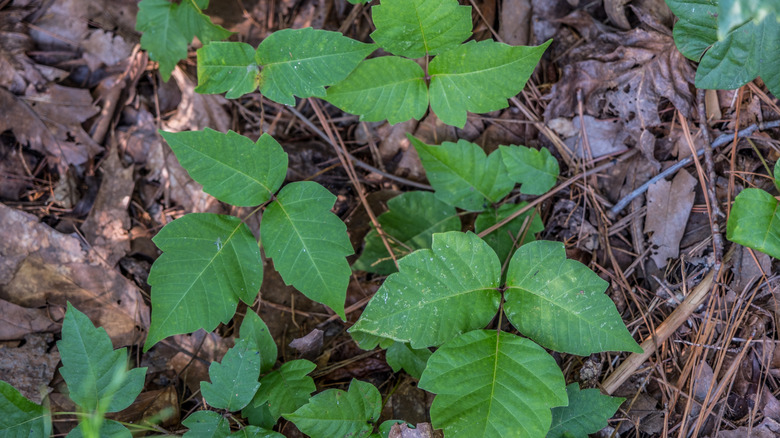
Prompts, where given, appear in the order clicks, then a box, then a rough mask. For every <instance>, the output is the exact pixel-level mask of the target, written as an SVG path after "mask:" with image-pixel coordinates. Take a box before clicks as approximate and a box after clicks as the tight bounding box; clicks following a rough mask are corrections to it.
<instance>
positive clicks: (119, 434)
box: [41, 418, 133, 438]
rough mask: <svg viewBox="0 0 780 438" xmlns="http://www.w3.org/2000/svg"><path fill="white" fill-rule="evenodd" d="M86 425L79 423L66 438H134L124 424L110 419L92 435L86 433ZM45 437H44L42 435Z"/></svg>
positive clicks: (103, 422)
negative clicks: (97, 437) (87, 437)
mask: <svg viewBox="0 0 780 438" xmlns="http://www.w3.org/2000/svg"><path fill="white" fill-rule="evenodd" d="M85 427H86V425H85V424H84V422H81V423H79V425H78V426H76V428H74V429H73V430H71V431H70V432H69V433H68V435H67V436H66V437H65V438H82V437H86V436H89V437H95V436H100V437H104V436H105V437H111V438H132V437H133V434H132V433H130V430H128V429H127V428H126V427H125V426H123V425H122V423H117V422H116V421H112V420H109V419H105V418H104V419H103V420H102V421H101V423H100V430H96V431H94V432H92V433H91V434H88V433H85V432H84V428H85ZM41 436H43V435H41Z"/></svg>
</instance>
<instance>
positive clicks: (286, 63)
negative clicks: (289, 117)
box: [255, 27, 376, 105]
mask: <svg viewBox="0 0 780 438" xmlns="http://www.w3.org/2000/svg"><path fill="white" fill-rule="evenodd" d="M375 49H376V46H375V45H373V44H365V43H361V42H360V41H355V40H353V39H351V38H347V37H345V36H344V35H342V34H340V33H338V32H330V31H327V30H315V29H312V28H310V27H307V28H304V29H284V30H280V31H276V32H274V33H272V34H271V35H269V36H268V38H266V39H264V40H263V42H262V43H260V46H259V47H258V48H257V53H256V54H255V61H256V62H257V64H259V65H261V66H262V70H261V72H260V91H261V92H262V93H263V96H265V97H267V98H269V99H271V100H273V101H275V102H279V103H283V104H285V105H295V97H294V96H298V97H311V96H315V97H325V88H324V87H325V86H328V85H333V84H335V83H338V82H340V81H341V80H343V79H344V78H346V77H347V75H349V74H350V73H351V72H352V70H354V69H355V67H357V65H358V63H360V61H362V60H363V58H365V57H366V56H368V55H369V54H370V53H371V52H373V51H374V50H375Z"/></svg>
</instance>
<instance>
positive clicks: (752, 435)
mask: <svg viewBox="0 0 780 438" xmlns="http://www.w3.org/2000/svg"><path fill="white" fill-rule="evenodd" d="M778 436H780V423H778V422H776V421H775V420H772V419H771V418H764V421H762V422H761V423H760V424H759V425H757V426H742V427H739V428H737V429H734V430H721V431H720V432H718V438H777V437H778Z"/></svg>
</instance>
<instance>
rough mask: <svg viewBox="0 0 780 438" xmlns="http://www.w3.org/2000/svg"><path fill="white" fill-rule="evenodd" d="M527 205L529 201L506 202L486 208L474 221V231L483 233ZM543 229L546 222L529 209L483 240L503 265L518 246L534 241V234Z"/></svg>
mask: <svg viewBox="0 0 780 438" xmlns="http://www.w3.org/2000/svg"><path fill="white" fill-rule="evenodd" d="M526 205H528V203H527V202H521V203H519V204H504V205H502V206H500V207H498V208H497V209H496V208H493V207H490V208H488V209H486V210H485V211H483V212H482V213H480V214H479V216H477V219H476V221H474V232H476V233H481V232H483V231H485V230H487V229H488V228H490V227H492V226H494V225H496V224H498V223H499V222H501V221H503V220H504V219H507V218H508V217H509V216H511V215H513V214H514V213H515V212H517V211H519V210H521V209H523V208H525V206H526ZM526 221H529V222H528V225H527V226H526V227H525V228H523V224H524V223H525V222H526ZM543 229H544V224H542V219H541V218H540V217H539V215H538V214H536V212H534V211H528V212H525V213H523V214H521V215H519V216H517V217H515V218H514V219H512V220H511V221H509V222H508V223H507V224H506V225H504V226H502V227H500V228H499V229H498V230H496V231H495V232H492V233H490V234H488V235H487V236H485V237H484V238H483V240H484V241H485V242H486V243H487V244H488V245H490V247H491V248H493V251H495V252H496V255H498V260H499V261H500V262H501V263H502V265H503V263H504V262H505V261H507V260H508V258H509V257H510V256H511V255H512V253H513V252H514V249H515V248H516V247H519V246H522V245H525V244H526V243H528V242H533V241H534V240H535V238H534V235H535V234H536V233H538V232H540V231H542V230H543Z"/></svg>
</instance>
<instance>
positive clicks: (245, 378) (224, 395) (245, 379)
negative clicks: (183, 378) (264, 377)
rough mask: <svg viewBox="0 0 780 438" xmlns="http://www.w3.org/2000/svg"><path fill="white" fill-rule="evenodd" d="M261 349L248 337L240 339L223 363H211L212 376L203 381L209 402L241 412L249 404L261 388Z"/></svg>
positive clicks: (223, 359) (201, 388) (231, 410)
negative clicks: (258, 349) (257, 348)
mask: <svg viewBox="0 0 780 438" xmlns="http://www.w3.org/2000/svg"><path fill="white" fill-rule="evenodd" d="M259 377H260V352H259V351H257V350H256V349H255V346H254V345H253V343H252V342H251V341H250V340H248V339H239V340H238V342H236V345H235V346H233V347H232V348H231V349H229V350H228V351H227V353H225V356H224V357H223V358H222V362H221V363H220V362H216V361H214V362H211V365H209V379H210V380H211V382H205V381H203V382H200V392H201V394H203V398H205V399H206V403H208V404H209V405H211V406H212V407H215V408H217V409H225V410H227V411H230V412H235V411H240V410H241V409H242V408H243V407H244V406H246V405H248V404H249V402H250V401H251V400H252V398H253V397H254V396H255V392H257V388H259V387H260V383H259V382H258V381H257V379H258V378H259Z"/></svg>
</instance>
